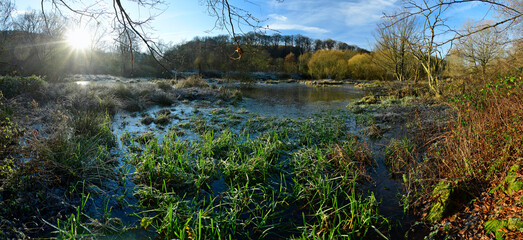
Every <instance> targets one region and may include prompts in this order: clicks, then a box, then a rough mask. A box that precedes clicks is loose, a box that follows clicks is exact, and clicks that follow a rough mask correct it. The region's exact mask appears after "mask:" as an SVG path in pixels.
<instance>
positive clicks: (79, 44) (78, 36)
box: [65, 29, 91, 50]
mask: <svg viewBox="0 0 523 240" xmlns="http://www.w3.org/2000/svg"><path fill="white" fill-rule="evenodd" d="M65 36H66V41H67V44H69V46H71V47H72V48H74V49H76V50H85V49H87V48H88V47H89V46H90V45H91V34H90V33H89V32H88V31H86V30H83V29H72V30H69V32H67V33H66V35H65Z"/></svg>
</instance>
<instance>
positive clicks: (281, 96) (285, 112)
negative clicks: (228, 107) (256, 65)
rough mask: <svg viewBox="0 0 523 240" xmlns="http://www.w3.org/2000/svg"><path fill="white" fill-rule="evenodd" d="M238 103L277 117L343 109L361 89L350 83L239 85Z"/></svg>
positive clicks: (250, 109)
mask: <svg viewBox="0 0 523 240" xmlns="http://www.w3.org/2000/svg"><path fill="white" fill-rule="evenodd" d="M239 89H240V90H241V92H242V96H243V97H244V101H242V103H240V106H241V107H243V108H245V109H247V110H249V111H250V112H252V113H256V114H260V115H270V116H279V117H305V116H310V115H313V114H316V113H321V112H323V111H325V110H332V109H340V108H341V109H343V108H345V106H347V104H349V103H350V102H351V101H354V100H355V99H359V98H361V97H363V95H364V92H363V91H362V90H360V89H358V88H355V87H354V85H352V84H344V85H339V86H328V87H315V86H311V85H305V84H299V83H280V84H258V85H254V86H251V87H240V88H239Z"/></svg>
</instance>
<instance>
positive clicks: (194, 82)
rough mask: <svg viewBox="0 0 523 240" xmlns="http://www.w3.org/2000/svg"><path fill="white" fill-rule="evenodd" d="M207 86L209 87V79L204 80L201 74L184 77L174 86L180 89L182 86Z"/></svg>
mask: <svg viewBox="0 0 523 240" xmlns="http://www.w3.org/2000/svg"><path fill="white" fill-rule="evenodd" d="M193 87H198V88H207V87H209V83H207V81H205V80H203V78H202V77H201V76H197V75H192V76H189V77H187V78H186V79H182V80H180V81H178V83H176V85H175V86H174V88H176V89H180V88H193Z"/></svg>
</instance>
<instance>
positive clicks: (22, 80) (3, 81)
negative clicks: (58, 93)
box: [0, 75, 46, 98]
mask: <svg viewBox="0 0 523 240" xmlns="http://www.w3.org/2000/svg"><path fill="white" fill-rule="evenodd" d="M45 86H46V82H45V81H44V78H42V77H39V76H34V75H33V76H30V77H18V76H3V77H0V91H2V93H3V95H4V97H6V98H12V97H14V96H16V95H20V94H23V93H27V94H30V95H31V96H32V97H33V98H35V97H38V96H40V95H38V94H39V93H40V91H41V90H42V89H43V88H44V87H45Z"/></svg>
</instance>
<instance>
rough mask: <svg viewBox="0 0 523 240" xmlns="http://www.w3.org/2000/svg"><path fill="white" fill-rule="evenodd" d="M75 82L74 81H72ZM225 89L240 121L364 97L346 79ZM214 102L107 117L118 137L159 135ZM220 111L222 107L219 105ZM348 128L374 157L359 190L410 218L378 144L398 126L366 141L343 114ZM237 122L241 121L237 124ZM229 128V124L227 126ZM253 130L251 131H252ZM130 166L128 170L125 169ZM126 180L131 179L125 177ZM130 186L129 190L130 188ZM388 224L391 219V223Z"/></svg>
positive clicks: (399, 217)
mask: <svg viewBox="0 0 523 240" xmlns="http://www.w3.org/2000/svg"><path fill="white" fill-rule="evenodd" d="M78 84H80V83H78ZM227 88H230V89H239V90H240V91H241V93H242V96H243V100H242V101H240V102H239V103H237V104H235V105H228V106H226V107H225V108H227V109H228V110H227V111H229V110H230V111H231V112H232V115H231V116H243V117H240V118H241V120H239V121H245V120H246V119H248V118H250V117H251V116H254V115H250V114H255V115H260V116H270V117H277V118H298V117H309V116H313V115H315V114H321V113H324V112H325V111H330V110H337V109H342V111H348V110H347V109H346V106H347V105H348V104H349V103H350V102H352V101H355V100H357V99H360V98H361V97H363V96H364V92H363V91H362V90H360V89H358V88H355V87H354V86H353V85H351V84H344V85H340V86H327V87H316V86H310V85H304V84H298V83H280V84H257V85H254V86H250V87H232V86H229V87H227ZM213 108H214V103H210V102H207V103H205V102H202V101H199V100H195V101H192V102H187V101H186V102H178V103H176V104H173V105H172V106H168V107H151V108H149V109H147V110H146V111H144V112H140V113H134V114H131V113H128V112H119V113H117V114H116V115H115V117H114V119H113V132H114V133H115V135H116V136H117V138H118V139H119V140H120V137H121V136H122V135H124V134H126V133H133V134H134V135H135V136H136V135H140V134H144V133H153V134H154V136H155V137H156V138H157V139H159V140H161V139H162V138H163V135H164V134H166V133H168V132H169V131H170V130H171V129H173V128H174V129H176V128H179V126H180V125H181V124H187V123H188V122H190V121H191V119H193V118H198V117H200V118H205V119H207V120H209V119H210V118H211V117H210V116H211V114H212V113H211V112H212V111H213ZM166 111H167V112H169V116H170V121H169V123H168V124H164V125H162V124H158V125H157V124H154V123H149V124H144V123H143V119H144V117H147V116H150V117H153V118H154V117H155V116H158V115H159V113H160V112H166ZM223 111H225V110H223ZM347 124H348V125H349V126H350V127H349V129H350V131H351V132H353V133H354V134H356V135H358V136H359V137H362V138H363V139H364V141H367V142H370V144H369V147H370V148H371V149H372V157H373V158H374V159H375V160H376V162H377V165H376V166H374V168H373V169H371V170H369V171H370V172H371V173H370V175H371V176H372V178H373V181H372V183H369V184H364V185H363V186H362V190H364V191H365V192H368V193H369V194H370V192H373V193H374V194H375V196H376V197H377V198H378V201H380V202H381V204H380V213H381V214H383V215H385V216H386V217H388V218H389V219H390V220H392V221H394V222H401V221H406V222H410V221H412V220H413V219H409V218H407V219H405V218H404V217H405V216H404V214H403V209H402V208H401V207H400V206H399V205H398V202H399V198H398V192H399V190H400V188H401V185H400V183H399V182H398V181H397V180H394V179H391V178H390V176H389V174H388V171H387V168H386V167H385V166H384V163H383V162H384V161H383V158H384V146H385V145H386V144H387V143H388V139H390V138H393V137H395V136H396V135H400V134H401V132H402V131H400V130H395V131H390V132H389V133H388V134H385V138H384V139H381V140H380V141H371V140H369V139H368V138H366V137H365V136H363V135H362V134H360V133H359V129H358V128H360V127H361V126H357V125H356V123H355V120H354V119H352V118H349V119H347ZM239 126H241V124H239ZM229 127H231V128H232V126H229ZM184 131H185V133H184V135H183V136H181V137H180V138H181V139H182V140H191V141H193V140H195V141H198V140H197V139H198V136H197V134H195V133H194V132H192V131H193V130H192V129H190V128H188V129H184ZM253 135H254V134H253ZM119 143H120V144H119V146H120V148H121V150H122V154H125V151H126V150H124V148H125V147H124V145H123V143H122V141H119ZM133 172H134V169H131V170H130V171H129V173H130V174H132V173H133ZM129 179H132V177H131V176H129ZM128 187H129V188H130V189H129V190H130V191H131V192H132V191H134V190H136V189H134V187H135V186H134V184H131V183H129V186H128ZM131 188H133V189H131ZM212 189H213V190H217V191H225V190H226V189H227V186H226V185H225V184H224V181H223V178H222V179H220V180H218V181H215V182H214V183H213V184H212ZM393 224H394V223H393ZM403 233H404V232H403V230H399V231H398V232H397V233H392V235H393V236H395V235H397V236H401V235H402V234H403ZM150 234H151V233H149V232H145V231H140V230H139V229H136V231H128V232H125V233H121V234H118V235H116V236H110V237H108V238H106V239H141V238H143V239H147V238H149V237H150Z"/></svg>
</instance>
